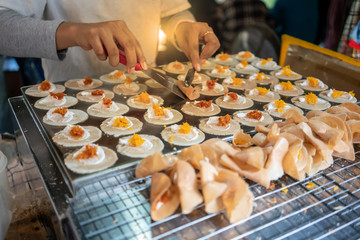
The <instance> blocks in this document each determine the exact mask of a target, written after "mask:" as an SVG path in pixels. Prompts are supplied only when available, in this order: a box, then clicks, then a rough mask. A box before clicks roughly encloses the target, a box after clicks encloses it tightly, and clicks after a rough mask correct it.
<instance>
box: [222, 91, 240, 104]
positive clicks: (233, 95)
mask: <svg viewBox="0 0 360 240" xmlns="http://www.w3.org/2000/svg"><path fill="white" fill-rule="evenodd" d="M225 95H226V96H229V97H230V102H234V101H236V100H238V98H239V97H238V95H237V94H236V93H234V92H229V93H225Z"/></svg>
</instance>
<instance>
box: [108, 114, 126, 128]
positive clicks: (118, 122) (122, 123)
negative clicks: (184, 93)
mask: <svg viewBox="0 0 360 240" xmlns="http://www.w3.org/2000/svg"><path fill="white" fill-rule="evenodd" d="M112 126H113V127H118V128H127V127H130V121H129V120H127V119H126V117H117V118H115V121H114V122H113V124H112Z"/></svg>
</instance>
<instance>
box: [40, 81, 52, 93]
mask: <svg viewBox="0 0 360 240" xmlns="http://www.w3.org/2000/svg"><path fill="white" fill-rule="evenodd" d="M39 87H40V90H41V91H47V90H49V89H50V88H51V85H50V82H49V81H46V80H44V81H42V82H41V83H40V86H39Z"/></svg>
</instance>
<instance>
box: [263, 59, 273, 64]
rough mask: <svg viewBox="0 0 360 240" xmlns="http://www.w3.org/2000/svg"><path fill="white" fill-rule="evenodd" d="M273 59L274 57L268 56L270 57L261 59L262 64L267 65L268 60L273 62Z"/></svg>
mask: <svg viewBox="0 0 360 240" xmlns="http://www.w3.org/2000/svg"><path fill="white" fill-rule="evenodd" d="M272 60H273V59H272V58H268V59H263V58H262V59H261V60H260V61H261V65H265V64H267V63H268V62H271V61H272Z"/></svg>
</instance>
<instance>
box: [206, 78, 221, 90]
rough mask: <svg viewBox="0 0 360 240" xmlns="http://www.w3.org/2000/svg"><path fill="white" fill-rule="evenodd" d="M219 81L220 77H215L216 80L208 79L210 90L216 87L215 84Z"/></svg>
mask: <svg viewBox="0 0 360 240" xmlns="http://www.w3.org/2000/svg"><path fill="white" fill-rule="evenodd" d="M217 81H219V79H215V80H211V79H208V80H207V81H206V86H207V88H208V89H210V90H212V89H214V87H215V84H216V82H217Z"/></svg>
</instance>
